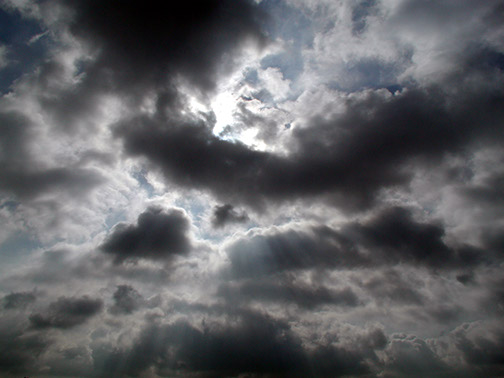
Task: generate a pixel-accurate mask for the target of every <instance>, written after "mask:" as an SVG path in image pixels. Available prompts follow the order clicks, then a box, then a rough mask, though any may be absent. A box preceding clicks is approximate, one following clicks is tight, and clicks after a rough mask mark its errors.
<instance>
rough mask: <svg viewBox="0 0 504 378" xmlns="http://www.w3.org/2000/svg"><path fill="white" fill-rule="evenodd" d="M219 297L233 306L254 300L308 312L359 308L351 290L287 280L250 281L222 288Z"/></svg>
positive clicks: (356, 298) (222, 286) (226, 285)
mask: <svg viewBox="0 0 504 378" xmlns="http://www.w3.org/2000/svg"><path fill="white" fill-rule="evenodd" d="M218 295H220V296H222V297H224V298H226V300H228V301H231V302H232V303H240V302H243V303H247V302H248V301H254V300H256V301H259V302H261V303H264V302H266V303H268V302H270V303H285V304H290V303H293V304H296V305H297V306H299V307H301V308H305V309H313V308H316V307H319V306H323V305H334V306H341V307H356V306H358V305H359V299H358V297H357V295H356V294H355V293H354V292H353V291H352V289H351V288H349V287H346V288H343V289H329V288H327V287H324V286H319V285H309V284H299V283H295V282H289V281H288V280H285V281H283V282H282V281H281V282H279V283H277V282H275V281H273V280H271V281H268V280H263V281H257V280H247V281H244V282H241V283H234V284H223V285H221V286H220V287H219V290H218Z"/></svg>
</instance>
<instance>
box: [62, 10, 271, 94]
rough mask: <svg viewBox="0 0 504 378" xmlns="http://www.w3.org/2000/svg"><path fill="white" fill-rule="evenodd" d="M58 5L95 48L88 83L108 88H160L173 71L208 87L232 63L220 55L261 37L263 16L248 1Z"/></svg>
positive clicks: (73, 29)
mask: <svg viewBox="0 0 504 378" xmlns="http://www.w3.org/2000/svg"><path fill="white" fill-rule="evenodd" d="M61 4H63V6H65V7H69V8H70V9H72V10H73V12H74V15H73V20H72V22H71V24H70V30H71V32H72V33H73V34H74V35H75V36H77V37H78V38H80V39H82V40H84V41H86V42H87V43H88V44H89V45H90V46H91V47H92V48H94V49H96V50H97V51H98V54H99V55H98V59H97V60H96V61H95V62H93V63H91V64H90V66H89V67H87V73H88V75H90V76H91V77H92V78H91V80H94V81H95V83H94V84H93V85H104V86H105V87H106V86H109V88H110V89H113V90H124V89H126V90H130V89H134V88H135V87H136V89H139V87H138V86H140V87H143V88H144V89H145V86H147V87H157V86H160V85H161V86H162V85H163V84H166V83H167V82H169V81H170V80H172V79H173V77H172V76H174V75H178V74H181V75H183V76H185V77H186V78H187V79H189V80H190V81H191V82H192V83H193V84H194V85H197V86H199V87H200V88H203V89H206V88H211V87H212V86H213V85H214V79H215V77H214V76H215V74H216V73H217V71H218V69H219V68H222V66H225V65H226V64H228V65H229V64H231V63H232V59H230V56H226V57H225V54H227V53H228V52H230V51H232V50H233V49H235V48H236V47H238V46H239V45H240V44H241V43H242V42H243V41H244V40H246V39H254V40H258V41H264V38H265V37H264V36H263V34H262V32H261V30H260V29H261V27H260V23H261V22H262V21H264V20H265V17H266V16H265V14H263V13H262V12H260V11H259V9H258V7H257V6H256V5H255V4H254V3H253V2H252V1H248V0H239V1H232V0H224V1H217V0H204V1H188V2H178V3H166V2H163V1H157V0H147V1H137V0H127V1H121V2H120V3H118V2H116V1H95V0H93V1H83V0H72V1H65V2H61ZM226 59H228V61H226ZM100 81H101V83H102V84H99V83H100Z"/></svg>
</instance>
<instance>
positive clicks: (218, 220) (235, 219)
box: [212, 204, 249, 228]
mask: <svg viewBox="0 0 504 378" xmlns="http://www.w3.org/2000/svg"><path fill="white" fill-rule="evenodd" d="M248 219H249V218H248V216H247V214H246V213H244V212H242V213H240V212H238V211H236V210H235V209H234V207H233V206H232V205H230V204H225V205H222V206H216V207H215V209H214V213H213V218H212V225H213V226H214V227H215V228H221V227H224V226H225V225H226V224H228V223H243V222H246V221H248Z"/></svg>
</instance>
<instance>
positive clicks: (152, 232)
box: [100, 208, 191, 262]
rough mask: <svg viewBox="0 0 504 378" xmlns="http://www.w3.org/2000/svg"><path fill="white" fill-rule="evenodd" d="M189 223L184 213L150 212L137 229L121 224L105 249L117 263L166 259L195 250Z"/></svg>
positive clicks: (156, 210)
mask: <svg viewBox="0 0 504 378" xmlns="http://www.w3.org/2000/svg"><path fill="white" fill-rule="evenodd" d="M188 232H189V220H188V219H187V218H186V216H185V215H184V213H183V212H182V211H180V210H176V209H172V210H169V211H163V209H160V208H149V209H147V210H146V211H145V212H143V213H142V214H140V215H139V216H138V221H137V224H136V225H126V224H123V223H121V224H118V225H116V226H115V227H114V229H113V230H112V232H111V234H110V235H109V236H108V237H107V239H106V240H105V242H104V243H103V244H102V245H101V247H100V248H101V250H102V251H103V252H105V253H108V254H111V255H113V256H115V259H116V261H119V262H120V261H123V260H126V259H130V258H147V259H164V258H166V257H168V256H170V255H176V254H180V253H185V252H187V251H189V249H190V248H191V241H190V239H189V236H188Z"/></svg>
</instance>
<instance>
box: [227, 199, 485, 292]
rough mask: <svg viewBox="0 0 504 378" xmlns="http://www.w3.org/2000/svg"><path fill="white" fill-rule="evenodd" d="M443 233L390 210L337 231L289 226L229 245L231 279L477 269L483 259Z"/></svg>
mask: <svg viewBox="0 0 504 378" xmlns="http://www.w3.org/2000/svg"><path fill="white" fill-rule="evenodd" d="M443 235H444V230H443V228H442V227H441V226H440V225H436V224H430V223H421V222H417V221H416V220H415V219H414V218H413V216H412V213H411V212H410V211H409V210H407V209H404V208H398V207H391V208H386V209H384V210H382V211H381V212H379V213H377V214H376V215H375V216H374V217H372V218H371V219H369V220H367V221H364V222H349V223H347V224H344V225H342V226H341V227H340V229H334V228H331V227H329V226H311V227H305V228H304V229H302V230H298V229H296V228H294V227H293V228H292V229H287V230H283V231H280V230H278V231H270V232H269V233H264V234H255V235H254V234H252V235H248V236H247V237H244V238H240V239H237V240H236V241H235V242H234V243H231V244H230V245H229V246H228V247H227V253H228V257H229V260H230V263H231V266H230V269H231V273H232V275H233V276H235V277H242V276H243V277H250V276H253V275H263V274H273V273H276V272H282V271H296V270H303V269H351V270H352V269H359V268H363V267H371V266H395V265H399V264H410V265H418V264H420V265H421V266H425V267H429V268H434V269H456V268H461V267H466V268H469V267H471V266H477V265H479V264H481V263H483V262H484V261H485V260H486V259H487V257H488V256H485V254H484V252H483V251H482V250H479V249H477V248H473V247H470V246H461V247H456V248H453V247H450V246H448V245H446V244H445V242H444V241H443V240H442V237H443ZM401 290H403V289H401ZM404 294H406V293H404ZM412 295H413V293H412Z"/></svg>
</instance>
